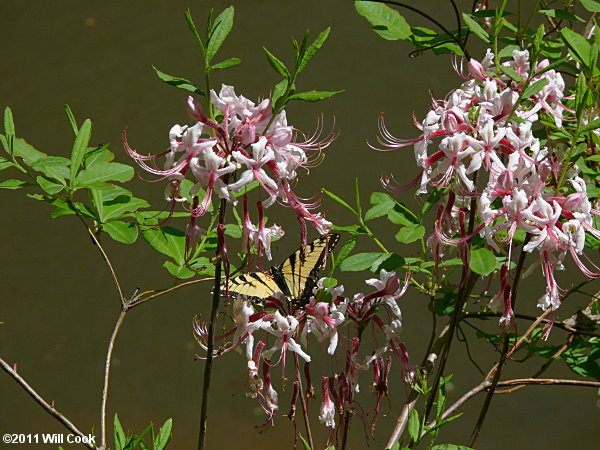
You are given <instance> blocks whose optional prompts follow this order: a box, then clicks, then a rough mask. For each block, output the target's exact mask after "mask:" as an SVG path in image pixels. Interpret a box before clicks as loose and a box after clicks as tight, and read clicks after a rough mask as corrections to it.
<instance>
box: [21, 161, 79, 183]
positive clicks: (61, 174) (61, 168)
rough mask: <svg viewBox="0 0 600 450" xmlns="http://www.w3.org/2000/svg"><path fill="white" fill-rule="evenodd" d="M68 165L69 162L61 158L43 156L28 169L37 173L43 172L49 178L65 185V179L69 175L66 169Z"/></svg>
mask: <svg viewBox="0 0 600 450" xmlns="http://www.w3.org/2000/svg"><path fill="white" fill-rule="evenodd" d="M70 163H71V161H70V160H68V159H67V158H63V157H61V156H45V157H43V158H40V159H37V160H36V161H35V162H33V163H32V164H30V166H29V167H31V168H32V169H34V170H37V171H38V172H43V173H44V175H46V176H48V177H49V178H54V179H56V180H57V181H59V182H60V183H61V184H63V185H65V178H68V177H69V175H70V172H69V167H68V166H69V164H70Z"/></svg>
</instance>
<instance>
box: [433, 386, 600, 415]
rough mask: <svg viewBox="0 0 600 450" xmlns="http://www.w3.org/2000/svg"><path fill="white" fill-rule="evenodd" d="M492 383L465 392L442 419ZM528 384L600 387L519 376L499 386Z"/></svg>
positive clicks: (497, 392)
mask: <svg viewBox="0 0 600 450" xmlns="http://www.w3.org/2000/svg"><path fill="white" fill-rule="evenodd" d="M490 385H491V382H485V381H484V382H482V383H480V384H478V385H477V386H475V387H474V388H473V389H471V390H470V391H468V392H467V393H465V394H464V395H463V396H462V397H461V398H459V399H458V400H457V401H456V402H454V403H453V404H452V406H451V407H450V408H448V409H447V410H446V411H444V414H442V417H441V420H445V419H447V418H448V417H450V416H451V415H452V414H453V413H454V412H455V411H456V410H457V409H458V408H460V407H461V406H462V405H464V404H465V403H466V402H467V400H470V399H471V398H473V397H474V396H475V395H477V394H478V393H480V392H481V391H483V390H485V389H487V388H488V387H489V386H490ZM526 385H539V386H551V385H554V386H556V385H562V386H582V387H595V388H598V387H600V382H599V381H585V380H562V379H554V378H517V379H514V380H506V381H499V382H498V385H497V386H499V387H504V386H526ZM511 392H512V390H504V391H496V392H495V394H509V393H511ZM435 424H436V421H433V422H431V423H429V424H428V425H427V426H428V427H432V426H434V425H435Z"/></svg>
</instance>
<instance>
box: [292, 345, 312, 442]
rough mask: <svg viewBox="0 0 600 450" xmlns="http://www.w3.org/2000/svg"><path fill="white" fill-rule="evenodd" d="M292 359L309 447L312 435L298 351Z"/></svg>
mask: <svg viewBox="0 0 600 450" xmlns="http://www.w3.org/2000/svg"><path fill="white" fill-rule="evenodd" d="M294 361H295V363H296V380H297V381H298V396H299V397H300V407H301V408H302V418H303V419H304V426H305V427H306V439H307V440H308V445H309V446H310V448H315V445H314V443H313V437H312V430H311V428H310V421H309V420H308V406H307V405H306V396H305V395H304V388H303V386H302V377H301V376H300V362H299V359H298V353H294Z"/></svg>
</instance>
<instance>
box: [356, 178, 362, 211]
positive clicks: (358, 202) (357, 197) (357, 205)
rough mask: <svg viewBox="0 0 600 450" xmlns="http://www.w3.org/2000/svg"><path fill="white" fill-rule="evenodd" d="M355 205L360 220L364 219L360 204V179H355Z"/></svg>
mask: <svg viewBox="0 0 600 450" xmlns="http://www.w3.org/2000/svg"><path fill="white" fill-rule="evenodd" d="M354 203H355V204H356V213H357V216H358V218H359V219H360V218H361V217H362V205H361V202H360V187H359V186H358V177H357V178H355V179H354Z"/></svg>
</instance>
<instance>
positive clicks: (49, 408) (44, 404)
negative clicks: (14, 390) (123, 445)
mask: <svg viewBox="0 0 600 450" xmlns="http://www.w3.org/2000/svg"><path fill="white" fill-rule="evenodd" d="M0 366H2V369H3V370H4V371H5V372H6V373H7V374H9V375H10V376H11V377H12V378H13V379H14V380H15V381H16V382H17V383H18V384H19V385H20V386H21V387H22V388H23V389H25V392H27V393H28V394H29V395H30V396H31V398H33V400H35V402H36V403H37V404H39V405H40V406H41V407H42V408H44V410H45V411H46V412H47V413H48V414H50V415H51V416H52V417H54V418H55V419H56V420H58V421H59V422H60V423H62V424H63V425H64V426H65V427H66V428H67V429H68V430H69V431H71V432H72V433H73V434H76V435H77V436H79V437H81V438H84V437H85V438H86V440H82V444H83V445H85V446H86V447H87V448H92V449H93V448H95V447H94V446H93V445H92V444H90V443H88V442H87V438H88V436H86V435H84V434H83V433H82V432H81V431H79V429H78V428H77V427H76V426H75V425H73V423H71V421H70V420H69V419H67V418H66V417H65V416H63V415H62V414H61V413H60V412H58V411H57V410H56V408H55V407H54V404H52V405H50V404H48V402H47V401H46V400H44V399H43V398H42V397H41V396H40V394H38V393H37V392H36V391H35V390H34V389H33V388H32V387H31V386H30V385H29V384H28V383H27V381H25V380H24V379H23V378H22V377H21V375H19V374H18V373H17V371H16V370H15V369H13V368H12V367H11V366H10V365H8V364H7V362H6V361H4V360H3V359H2V358H0Z"/></svg>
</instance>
